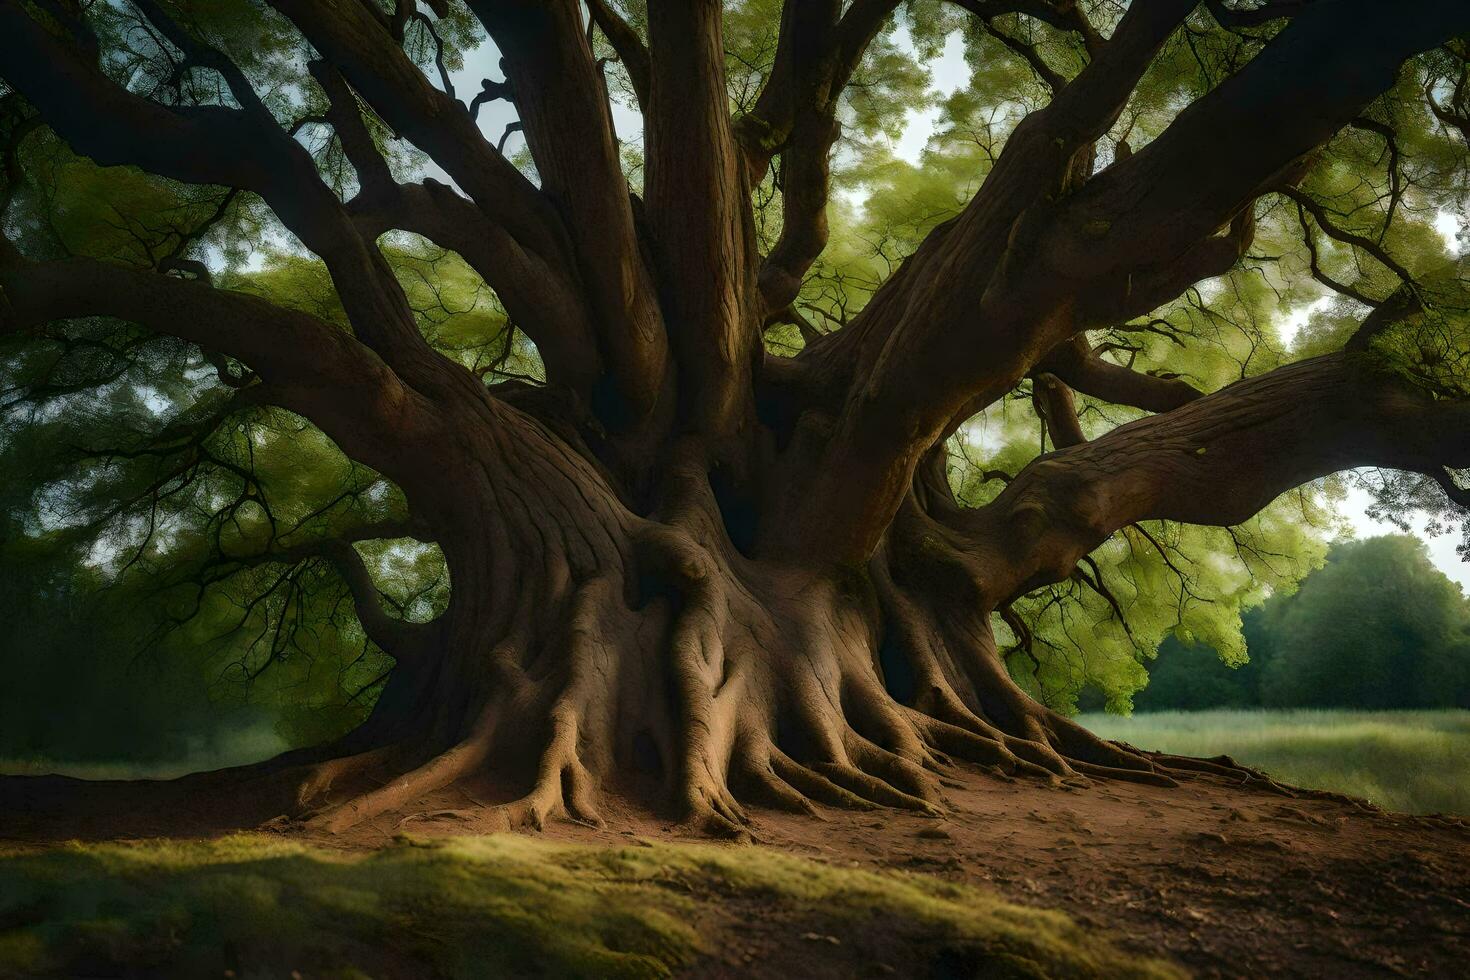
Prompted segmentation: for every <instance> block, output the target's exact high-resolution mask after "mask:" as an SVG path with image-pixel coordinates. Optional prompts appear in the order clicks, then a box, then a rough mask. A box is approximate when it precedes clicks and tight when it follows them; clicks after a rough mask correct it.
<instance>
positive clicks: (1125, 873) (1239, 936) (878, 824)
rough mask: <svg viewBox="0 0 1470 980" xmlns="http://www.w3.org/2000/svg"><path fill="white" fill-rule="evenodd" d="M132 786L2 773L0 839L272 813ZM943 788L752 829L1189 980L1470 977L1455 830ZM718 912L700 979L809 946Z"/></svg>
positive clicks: (1431, 820) (1194, 792) (1098, 789)
mask: <svg viewBox="0 0 1470 980" xmlns="http://www.w3.org/2000/svg"><path fill="white" fill-rule="evenodd" d="M136 786H137V784H96V783H93V784H84V783H79V782H78V781H74V780H61V779H56V778H52V777H45V778H39V779H24V780H14V779H12V780H0V842H3V843H9V844H12V845H13V844H24V843H44V842H54V841H59V840H66V839H75V838H81V839H91V840H98V839H119V838H122V839H125V838H136V837H152V836H209V835H213V834H216V833H222V832H225V831H228V830H233V829H240V828H242V827H250V826H256V825H259V824H261V823H263V822H265V821H266V820H268V819H269V814H268V812H267V811H268V810H269V809H270V806H271V801H270V799H269V797H268V794H265V795H262V794H256V793H252V791H251V789H250V787H249V786H248V785H247V786H243V787H236V788H234V789H233V790H229V791H216V790H215V789H213V788H210V789H209V790H208V791H204V790H202V789H201V788H200V787H199V786H198V784H196V783H190V782H188V781H185V782H184V783H178V784H159V785H158V786H157V787H156V788H155V789H153V790H152V791H150V792H148V793H146V794H142V793H140V792H139V791H138V790H137V789H136ZM130 787H131V788H130ZM494 790H495V787H493V786H491V785H489V784H487V785H486V786H484V787H475V786H469V787H465V786H460V787H457V788H454V789H451V790H447V791H445V793H444V794H442V795H441V796H440V797H439V798H436V799H433V800H430V801H427V803H428V805H427V806H426V807H424V808H421V809H416V810H415V811H414V812H411V813H402V812H400V813H394V814H384V815H382V816H380V817H378V818H377V819H375V820H372V821H369V822H367V823H365V824H362V825H360V826H359V827H357V828H355V829H353V830H351V831H349V832H347V833H346V834H341V835H336V836H334V837H318V838H316V839H317V840H318V841H319V842H321V843H327V844H331V845H333V846H339V847H345V848H370V847H376V846H380V845H382V844H384V843H386V842H388V841H391V840H392V839H393V838H394V837H395V836H397V835H401V834H405V833H408V834H413V835H421V836H434V835H444V834H473V833H482V832H486V831H487V830H490V829H493V825H492V823H491V820H492V818H490V817H489V816H488V815H487V814H488V811H487V810H485V809H483V808H482V806H481V804H482V803H483V802H484V801H487V800H488V801H492V802H493V801H496V799H497V796H498V794H496V793H495V791H494ZM948 794H949V802H950V804H951V806H952V813H951V814H950V816H949V817H947V818H945V819H938V820H936V819H933V818H928V817H923V816H919V815H915V814H909V813H903V812H896V811H890V810H874V811H871V812H846V811H834V810H827V811H824V812H823V813H822V817H823V818H824V819H813V818H811V817H803V816H795V815H788V814H782V813H775V812H771V811H755V812H754V813H753V817H754V821H755V823H754V827H753V832H754V834H755V836H756V838H757V841H758V843H759V845H761V846H767V847H773V848H778V849H781V850H783V851H786V852H789V853H792V854H797V855H803V856H807V857H811V858H815V859H818V860H822V861H828V862H834V863H839V864H845V865H849V866H861V867H867V868H875V869H901V870H904V871H913V872H920V873H924V874H930V875H934V876H937V877H940V878H943V879H947V880H951V881H956V882H964V883H967V884H971V885H978V886H982V887H986V888H989V889H992V890H994V891H995V892H997V893H999V894H1000V896H1001V897H1003V898H1005V899H1007V900H1010V901H1013V902H1017V903H1020V904H1025V905H1032V906H1038V907H1043V908H1055V909H1060V910H1063V911H1065V912H1068V913H1070V914H1071V915H1072V916H1073V917H1074V918H1076V919H1078V920H1079V921H1081V922H1083V923H1084V924H1086V925H1089V926H1093V927H1096V928H1098V929H1101V930H1104V931H1106V932H1107V933H1108V934H1109V935H1110V936H1112V938H1113V939H1114V941H1116V942H1117V943H1118V944H1119V945H1121V946H1123V947H1124V948H1125V949H1128V950H1130V951H1133V952H1137V953H1143V954H1148V955H1152V956H1161V957H1165V958H1168V959H1172V960H1173V961H1175V962H1177V963H1179V964H1180V965H1182V966H1184V967H1185V968H1186V969H1187V970H1189V971H1190V972H1192V973H1194V974H1196V975H1199V976H1206V977H1214V976H1218V977H1241V976H1262V975H1267V974H1274V975H1277V976H1299V977H1333V978H1338V977H1381V976H1431V977H1462V976H1466V975H1467V969H1470V967H1467V964H1470V824H1467V823H1466V822H1465V821H1462V820H1454V819H1446V818H1437V817H1409V816H1403V815H1398V814H1389V813H1383V812H1381V811H1375V810H1372V809H1370V808H1366V807H1365V806H1363V805H1361V804H1356V803H1355V802H1354V801H1350V800H1347V799H1345V798H1340V797H1328V796H1326V795H1325V794H1323V795H1316V796H1303V797H1301V798H1293V797H1290V796H1284V795H1280V794H1278V793H1275V792H1271V791H1269V790H1268V789H1266V788H1264V787H1263V786H1261V785H1259V784H1255V783H1252V784H1248V785H1232V784H1231V782H1230V781H1229V780H1227V779H1225V778H1223V777H1219V776H1209V777H1202V778H1200V779H1198V780H1191V781H1190V782H1188V783H1186V784H1184V785H1182V786H1180V787H1179V788H1174V789H1166V788H1158V787H1151V786H1141V785H1136V784H1133V783H1121V782H1093V783H1092V785H1090V786H1085V787H1065V786H1064V787H1054V786H1046V785H1043V784H1041V783H1039V782H1036V781H1031V780H1015V781H1010V780H1005V779H1000V778H995V777H992V776H989V775H985V774H981V773H979V772H972V773H969V774H967V775H966V776H964V777H963V778H962V779H959V780H954V781H953V783H952V785H951V786H950V788H949V789H948ZM482 815H486V816H482ZM604 816H606V817H607V818H608V827H607V828H593V827H584V826H581V825H578V824H572V823H568V822H556V823H553V824H551V825H549V826H548V827H547V828H546V829H545V830H544V831H543V833H545V834H546V835H547V836H549V837H553V838H558V839H565V840H573V841H579V842H583V843H595V842H602V843H606V844H609V845H627V844H629V843H630V842H635V843H636V842H637V841H638V840H640V839H646V840H660V841H670V842H672V841H678V840H681V839H697V838H694V837H693V836H692V835H689V834H687V833H685V832H684V831H683V830H682V829H681V828H680V827H679V826H677V825H676V824H673V823H672V822H670V821H667V820H662V819H659V818H658V817H657V816H656V815H653V814H650V813H648V812H646V811H643V810H640V809H638V808H635V807H632V806H629V805H620V804H619V803H618V801H616V800H610V801H608V805H607V806H606V807H605V809H604ZM282 832H285V833H301V831H299V830H297V829H295V828H294V827H291V826H289V825H287V826H284V827H283V828H282ZM731 846H737V847H738V846H748V845H731ZM726 911H727V912H728V913H729V916H728V918H729V921H728V922H726V923H724V926H725V927H729V928H730V930H731V934H732V936H738V941H737V942H732V943H731V944H730V945H729V947H728V948H729V955H728V956H727V957H726V958H724V959H721V960H716V961H708V962H705V963H704V964H702V965H701V967H700V968H699V969H698V970H697V971H696V972H698V973H699V974H701V975H706V976H737V975H738V976H749V975H770V976H776V975H789V973H787V972H786V971H787V970H788V969H789V968H790V966H791V965H792V962H793V959H792V958H793V957H795V958H796V959H806V957H802V956H800V955H799V949H800V947H801V944H802V937H799V936H790V935H787V934H786V932H787V931H788V930H775V929H770V930H767V929H763V927H762V921H761V910H760V909H759V908H742V909H729V910H726ZM721 918H722V919H723V918H726V916H725V915H721ZM712 925H715V926H716V927H719V924H712ZM808 940H809V937H808ZM808 944H809V943H808ZM721 948H724V947H721ZM839 959H840V958H839ZM807 962H809V963H810V962H814V961H812V960H807ZM829 962H831V963H835V962H837V961H829ZM959 972H960V973H963V972H964V971H963V965H962V964H961V965H959Z"/></svg>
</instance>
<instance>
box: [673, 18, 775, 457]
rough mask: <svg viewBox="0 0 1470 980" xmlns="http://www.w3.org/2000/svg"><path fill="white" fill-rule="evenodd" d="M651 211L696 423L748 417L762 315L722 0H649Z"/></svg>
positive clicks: (734, 424) (733, 427) (703, 428)
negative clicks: (728, 85)
mask: <svg viewBox="0 0 1470 980" xmlns="http://www.w3.org/2000/svg"><path fill="white" fill-rule="evenodd" d="M648 16H649V45H650V48H651V51H652V54H653V74H652V79H651V87H650V90H649V104H648V112H647V114H646V116H645V120H646V130H645V138H646V142H647V146H648V164H647V177H646V180H645V187H646V189H647V194H648V221H649V226H650V230H651V231H652V234H653V238H654V242H655V247H656V254H657V261H658V267H659V280H660V286H661V288H662V290H663V295H664V297H665V304H666V315H667V316H668V319H669V326H670V336H671V340H672V343H673V346H674V353H675V356H676V357H677V359H678V364H679V369H680V385H681V394H682V395H683V396H684V402H685V408H686V410H687V411H688V414H689V415H690V416H691V417H690V418H689V426H690V427H691V428H692V429H694V430H695V431H700V432H704V433H706V434H709V435H712V436H715V437H721V438H722V437H726V436H729V435H731V434H732V433H734V432H735V431H737V430H738V429H740V428H741V427H742V422H743V421H744V420H745V419H746V418H747V417H748V414H749V411H750V396H751V380H750V379H751V364H752V362H753V360H754V358H755V355H756V352H757V351H758V350H759V344H760V327H761V322H762V321H763V319H764V317H763V316H761V315H760V313H759V312H758V311H757V309H756V303H755V297H754V295H753V285H754V278H755V260H756V257H755V233H754V228H753V226H752V223H751V220H750V204H749V198H750V189H749V185H748V184H747V183H746V179H745V174H744V172H743V170H742V166H741V161H740V158H739V155H738V153H737V149H736V143H735V135H734V132H733V129H732V127H731V124H730V115H729V111H728V109H727V104H728V96H727V94H726V89H725V52H724V44H723V38H722V35H721V26H722V25H721V21H722V19H723V16H724V11H723V7H722V6H721V4H720V3H719V2H718V0H655V2H653V3H650V4H649V12H648Z"/></svg>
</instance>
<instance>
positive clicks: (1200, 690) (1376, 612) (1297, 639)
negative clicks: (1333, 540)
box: [1083, 535, 1470, 711]
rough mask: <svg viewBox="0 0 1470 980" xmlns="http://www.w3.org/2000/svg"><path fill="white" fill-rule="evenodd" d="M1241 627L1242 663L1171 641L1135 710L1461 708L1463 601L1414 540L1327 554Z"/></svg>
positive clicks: (1468, 702) (1469, 695)
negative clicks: (1294, 587) (1318, 565)
mask: <svg viewBox="0 0 1470 980" xmlns="http://www.w3.org/2000/svg"><path fill="white" fill-rule="evenodd" d="M1242 619H1243V623H1244V635H1245V641H1246V648H1247V651H1248V655H1249V660H1248V661H1246V662H1244V663H1240V664H1238V665H1235V664H1231V663H1229V662H1228V660H1227V658H1223V657H1221V656H1220V655H1219V654H1217V652H1216V651H1215V650H1214V649H1212V648H1211V647H1210V646H1208V645H1207V644H1204V643H1197V644H1195V645H1193V646H1188V645H1186V644H1184V643H1181V642H1180V641H1179V640H1178V639H1176V638H1173V637H1170V638H1169V639H1167V640H1165V641H1164V643H1163V644H1161V645H1160V647H1159V653H1158V657H1157V659H1156V660H1154V661H1153V662H1152V663H1150V664H1149V665H1148V671H1149V682H1148V686H1147V687H1145V688H1144V689H1143V690H1142V691H1140V692H1139V693H1138V694H1137V695H1136V696H1135V697H1134V706H1135V708H1136V710H1138V711H1166V710H1196V709H1202V708H1242V707H1266V708H1295V707H1310V708H1368V709H1393V708H1451V707H1459V708H1470V599H1467V598H1466V597H1465V596H1464V595H1463V594H1462V592H1461V590H1460V588H1459V586H1458V585H1457V584H1456V583H1455V582H1453V581H1451V580H1450V579H1449V578H1447V577H1446V576H1445V574H1444V573H1443V572H1441V571H1440V570H1439V569H1437V568H1435V567H1434V566H1433V565H1432V564H1431V563H1430V561H1429V557H1428V554H1427V552H1426V549H1425V546H1424V542H1423V541H1422V540H1420V539H1418V538H1414V537H1410V536H1408V535H1388V536H1384V537H1376V538H1368V539H1366V540H1362V541H1347V542H1341V543H1338V544H1336V545H1334V546H1333V547H1332V549H1331V551H1330V552H1329V553H1328V557H1327V564H1326V565H1325V566H1324V567H1323V568H1321V569H1320V570H1318V571H1316V572H1313V573H1312V574H1311V575H1309V576H1308V577H1307V578H1306V579H1305V580H1304V581H1303V582H1302V585H1301V588H1300V589H1299V590H1297V591H1296V592H1294V593H1291V594H1278V595H1275V596H1273V597H1271V598H1270V599H1268V600H1267V601H1266V602H1265V603H1263V604H1261V605H1259V606H1256V607H1255V608H1253V609H1251V610H1249V611H1248V612H1246V613H1245V615H1244V616H1243V617H1242ZM1083 706H1084V707H1089V708H1090V707H1094V705H1093V704H1087V703H1085V702H1084V705H1083Z"/></svg>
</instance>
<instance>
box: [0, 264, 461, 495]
mask: <svg viewBox="0 0 1470 980" xmlns="http://www.w3.org/2000/svg"><path fill="white" fill-rule="evenodd" d="M0 287H3V291H4V295H5V298H6V301H7V304H8V306H9V312H10V327H11V329H15V330H19V329H22V328H26V327H34V326H37V325H39V324H42V323H46V322H49V321H52V320H62V319H68V318H73V317H85V316H115V317H118V318H120V319H124V320H128V321H130V322H133V323H136V324H138V325H140V326H143V327H145V328H147V329H149V330H153V331H155V332H158V333H163V334H169V335H172V336H176V337H179V338H181V339H183V340H188V341H191V342H193V343H197V344H199V345H200V346H201V347H204V348H207V349H210V350H216V351H220V352H222V353H225V354H228V355H229V356H231V357H234V358H236V359H238V360H240V361H243V362H244V363H246V364H247V365H249V366H250V367H251V368H252V369H253V370H255V371H256V372H257V373H259V375H260V376H261V378H262V379H263V380H264V382H265V383H266V384H268V385H270V386H271V387H272V389H273V391H274V393H275V397H277V398H278V399H279V404H281V405H283V406H285V407H287V408H290V409H291V410H292V411H296V412H299V413H300V414H302V415H304V416H306V417H308V418H311V419H313V420H316V421H317V422H318V424H320V425H321V426H322V428H323V429H324V430H326V431H327V432H328V433H329V434H331V435H332V436H333V438H335V439H336V440H337V441H338V442H339V443H341V444H342V446H343V447H344V448H346V449H348V450H349V451H350V452H352V453H354V454H355V455H358V456H359V458H361V459H363V460H364V461H365V462H368V463H369V464H370V465H373V466H375V467H377V468H379V469H383V470H384V471H385V472H393V471H397V470H399V469H400V466H401V460H400V459H399V458H398V447H397V444H396V442H393V441H385V439H386V437H387V434H388V433H390V432H392V431H393V430H401V429H405V428H406V429H408V430H419V431H421V432H422V431H426V430H427V429H428V428H430V427H432V426H433V425H434V424H435V423H434V422H433V418H434V413H433V411H432V409H430V407H429V406H428V405H427V403H425V402H424V401H423V399H422V398H421V397H420V396H418V395H417V394H416V393H414V392H413V391H412V390H411V389H408V388H407V387H406V386H405V385H404V384H403V383H402V381H401V380H400V379H399V378H398V377H397V376H396V375H395V374H394V373H393V371H392V370H391V369H389V367H388V366H387V365H386V364H384V363H383V362H382V361H381V360H380V359H379V358H378V357H377V356H376V355H375V354H374V353H373V352H372V351H371V350H369V349H368V348H366V347H365V346H363V345H362V344H361V343H359V342H358V341H356V340H354V339H353V338H352V337H351V336H350V335H348V334H346V333H344V332H343V331H341V330H338V329H336V328H335V327H333V326H331V325H330V324H327V323H325V322H323V321H321V320H318V319H316V318H315V317H312V316H309V315H308V314H305V313H300V312H297V311H295V310H288V309H286V308H283V307H279V306H275V305H274V304H272V303H269V302H266V301H265V300H262V299H258V298H256V297H254V296H250V295H247V294H245V293H236V292H229V291H226V290H221V289H215V288H213V287H211V286H209V285H207V284H205V283H202V282H195V281H188V280H184V279H179V278H175V277H172V276H166V275H161V274H159V273H154V272H141V271H136V270H132V269H128V268H125V267H123V266H120V265H114V264H111V263H106V262H98V261H95V260H92V259H67V260H62V261H57V262H30V261H27V260H25V259H23V258H21V257H20V256H19V255H18V254H12V255H11V256H10V257H9V258H6V257H5V256H3V255H0ZM301 350H311V351H313V357H312V359H310V360H303V359H302V358H300V357H298V356H297V352H298V351H301Z"/></svg>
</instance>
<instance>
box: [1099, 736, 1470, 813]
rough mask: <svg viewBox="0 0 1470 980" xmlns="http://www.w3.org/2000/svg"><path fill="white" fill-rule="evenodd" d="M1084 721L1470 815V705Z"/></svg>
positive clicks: (1429, 809) (1281, 775)
mask: <svg viewBox="0 0 1470 980" xmlns="http://www.w3.org/2000/svg"><path fill="white" fill-rule="evenodd" d="M1078 720H1079V721H1080V722H1082V724H1084V725H1086V726H1087V727H1088V728H1090V729H1092V730H1093V731H1094V732H1097V733H1098V734H1099V735H1102V736H1104V737H1106V738H1111V739H1117V740H1119V741H1123V742H1128V743H1130V744H1132V745H1136V746H1138V747H1139V748H1141V749H1154V750H1159V751H1164V752H1173V753H1177V754H1180V755H1195V756H1210V755H1220V754H1222V753H1223V754H1225V755H1229V756H1233V757H1234V758H1235V759H1236V761H1238V762H1243V763H1245V764H1246V765H1250V766H1254V767H1256V768H1258V769H1262V770H1265V771H1266V772H1268V773H1270V774H1271V775H1272V776H1275V777H1276V778H1277V779H1279V780H1281V781H1283V782H1287V783H1291V784H1294V785H1297V786H1305V787H1310V788H1312V789H1326V790H1332V791H1334V792H1337V793H1348V794H1350V795H1352V796H1359V797H1363V798H1365V799H1368V800H1371V801H1372V802H1374V803H1376V804H1378V805H1379V806H1381V807H1383V808H1385V809H1388V810H1398V811H1401V812H1404V813H1446V814H1457V815H1460V816H1470V711H1325V710H1276V711H1272V710H1240V711H1233V710H1220V711H1160V712H1151V713H1147V714H1136V715H1134V716H1133V717H1131V718H1123V717H1120V716H1118V715H1107V714H1086V715H1082V716H1081V717H1080V718H1079V719H1078Z"/></svg>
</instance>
